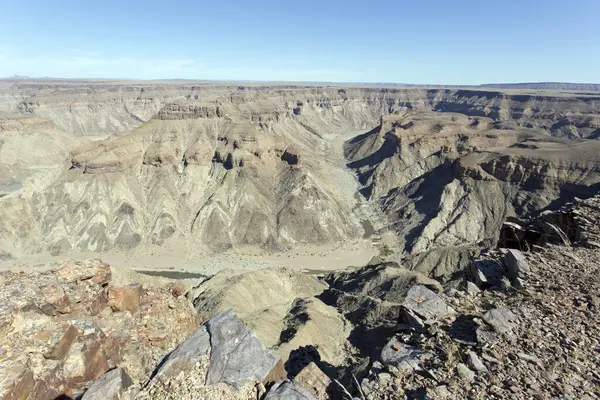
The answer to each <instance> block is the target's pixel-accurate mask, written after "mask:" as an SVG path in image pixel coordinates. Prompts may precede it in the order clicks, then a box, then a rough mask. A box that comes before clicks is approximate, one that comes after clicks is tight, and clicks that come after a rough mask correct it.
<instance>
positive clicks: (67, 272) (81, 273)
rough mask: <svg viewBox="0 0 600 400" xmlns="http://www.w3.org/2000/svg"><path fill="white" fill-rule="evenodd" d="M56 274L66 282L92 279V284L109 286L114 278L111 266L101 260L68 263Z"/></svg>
mask: <svg viewBox="0 0 600 400" xmlns="http://www.w3.org/2000/svg"><path fill="white" fill-rule="evenodd" d="M56 273H57V275H58V277H59V278H60V279H61V280H62V281H65V282H76V281H85V280H88V279H91V281H92V282H94V283H96V284H98V285H105V284H107V283H108V282H110V280H111V276H112V274H111V271H110V266H109V265H108V264H105V263H103V262H102V261H100V260H86V261H68V262H66V263H64V264H63V265H62V266H61V267H60V268H59V269H58V270H57V271H56Z"/></svg>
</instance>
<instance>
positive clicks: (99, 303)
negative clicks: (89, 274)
mask: <svg viewBox="0 0 600 400" xmlns="http://www.w3.org/2000/svg"><path fill="white" fill-rule="evenodd" d="M106 294H107V290H106V289H102V290H101V291H100V292H98V294H96V296H94V298H93V299H92V300H91V301H90V302H89V303H88V304H87V305H86V306H85V312H86V313H87V314H88V315H91V316H96V315H99V314H101V313H102V311H104V309H105V308H106V306H107V305H108V297H107V295H106Z"/></svg>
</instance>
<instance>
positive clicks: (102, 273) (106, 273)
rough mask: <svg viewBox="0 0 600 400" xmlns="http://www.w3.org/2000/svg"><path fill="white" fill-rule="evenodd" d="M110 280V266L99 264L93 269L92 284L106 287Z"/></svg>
mask: <svg viewBox="0 0 600 400" xmlns="http://www.w3.org/2000/svg"><path fill="white" fill-rule="evenodd" d="M111 278H112V272H110V265H108V264H105V263H101V264H99V265H97V266H96V267H95V268H94V276H93V277H92V282H94V283H96V284H98V285H100V286H104V285H107V284H108V283H109V282H110V280H111Z"/></svg>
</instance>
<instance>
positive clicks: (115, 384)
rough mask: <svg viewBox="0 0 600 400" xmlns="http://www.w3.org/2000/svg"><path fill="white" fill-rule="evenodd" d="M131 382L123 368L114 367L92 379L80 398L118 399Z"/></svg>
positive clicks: (97, 399)
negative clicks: (96, 378)
mask: <svg viewBox="0 0 600 400" xmlns="http://www.w3.org/2000/svg"><path fill="white" fill-rule="evenodd" d="M132 384H133V382H132V380H131V378H130V377H129V375H127V373H126V372H125V370H124V369H123V368H115V369H113V370H110V371H108V372H107V373H105V374H104V375H103V376H102V377H100V379H98V380H96V381H94V382H93V383H92V385H91V386H90V388H89V389H88V390H87V391H86V392H85V393H84V394H83V397H82V400H119V399H120V398H121V396H122V394H123V392H125V391H126V390H127V388H128V387H129V386H131V385H132Z"/></svg>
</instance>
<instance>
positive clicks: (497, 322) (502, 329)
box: [483, 308, 517, 333]
mask: <svg viewBox="0 0 600 400" xmlns="http://www.w3.org/2000/svg"><path fill="white" fill-rule="evenodd" d="M483 320H484V321H485V322H487V323H488V324H489V325H490V326H491V327H492V328H494V330H495V331H496V332H498V333H508V332H510V331H512V330H513V329H514V328H515V326H516V322H517V316H516V315H515V314H514V313H513V312H512V311H510V310H509V309H507V308H494V309H491V310H490V311H488V312H486V313H485V314H484V316H483Z"/></svg>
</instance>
